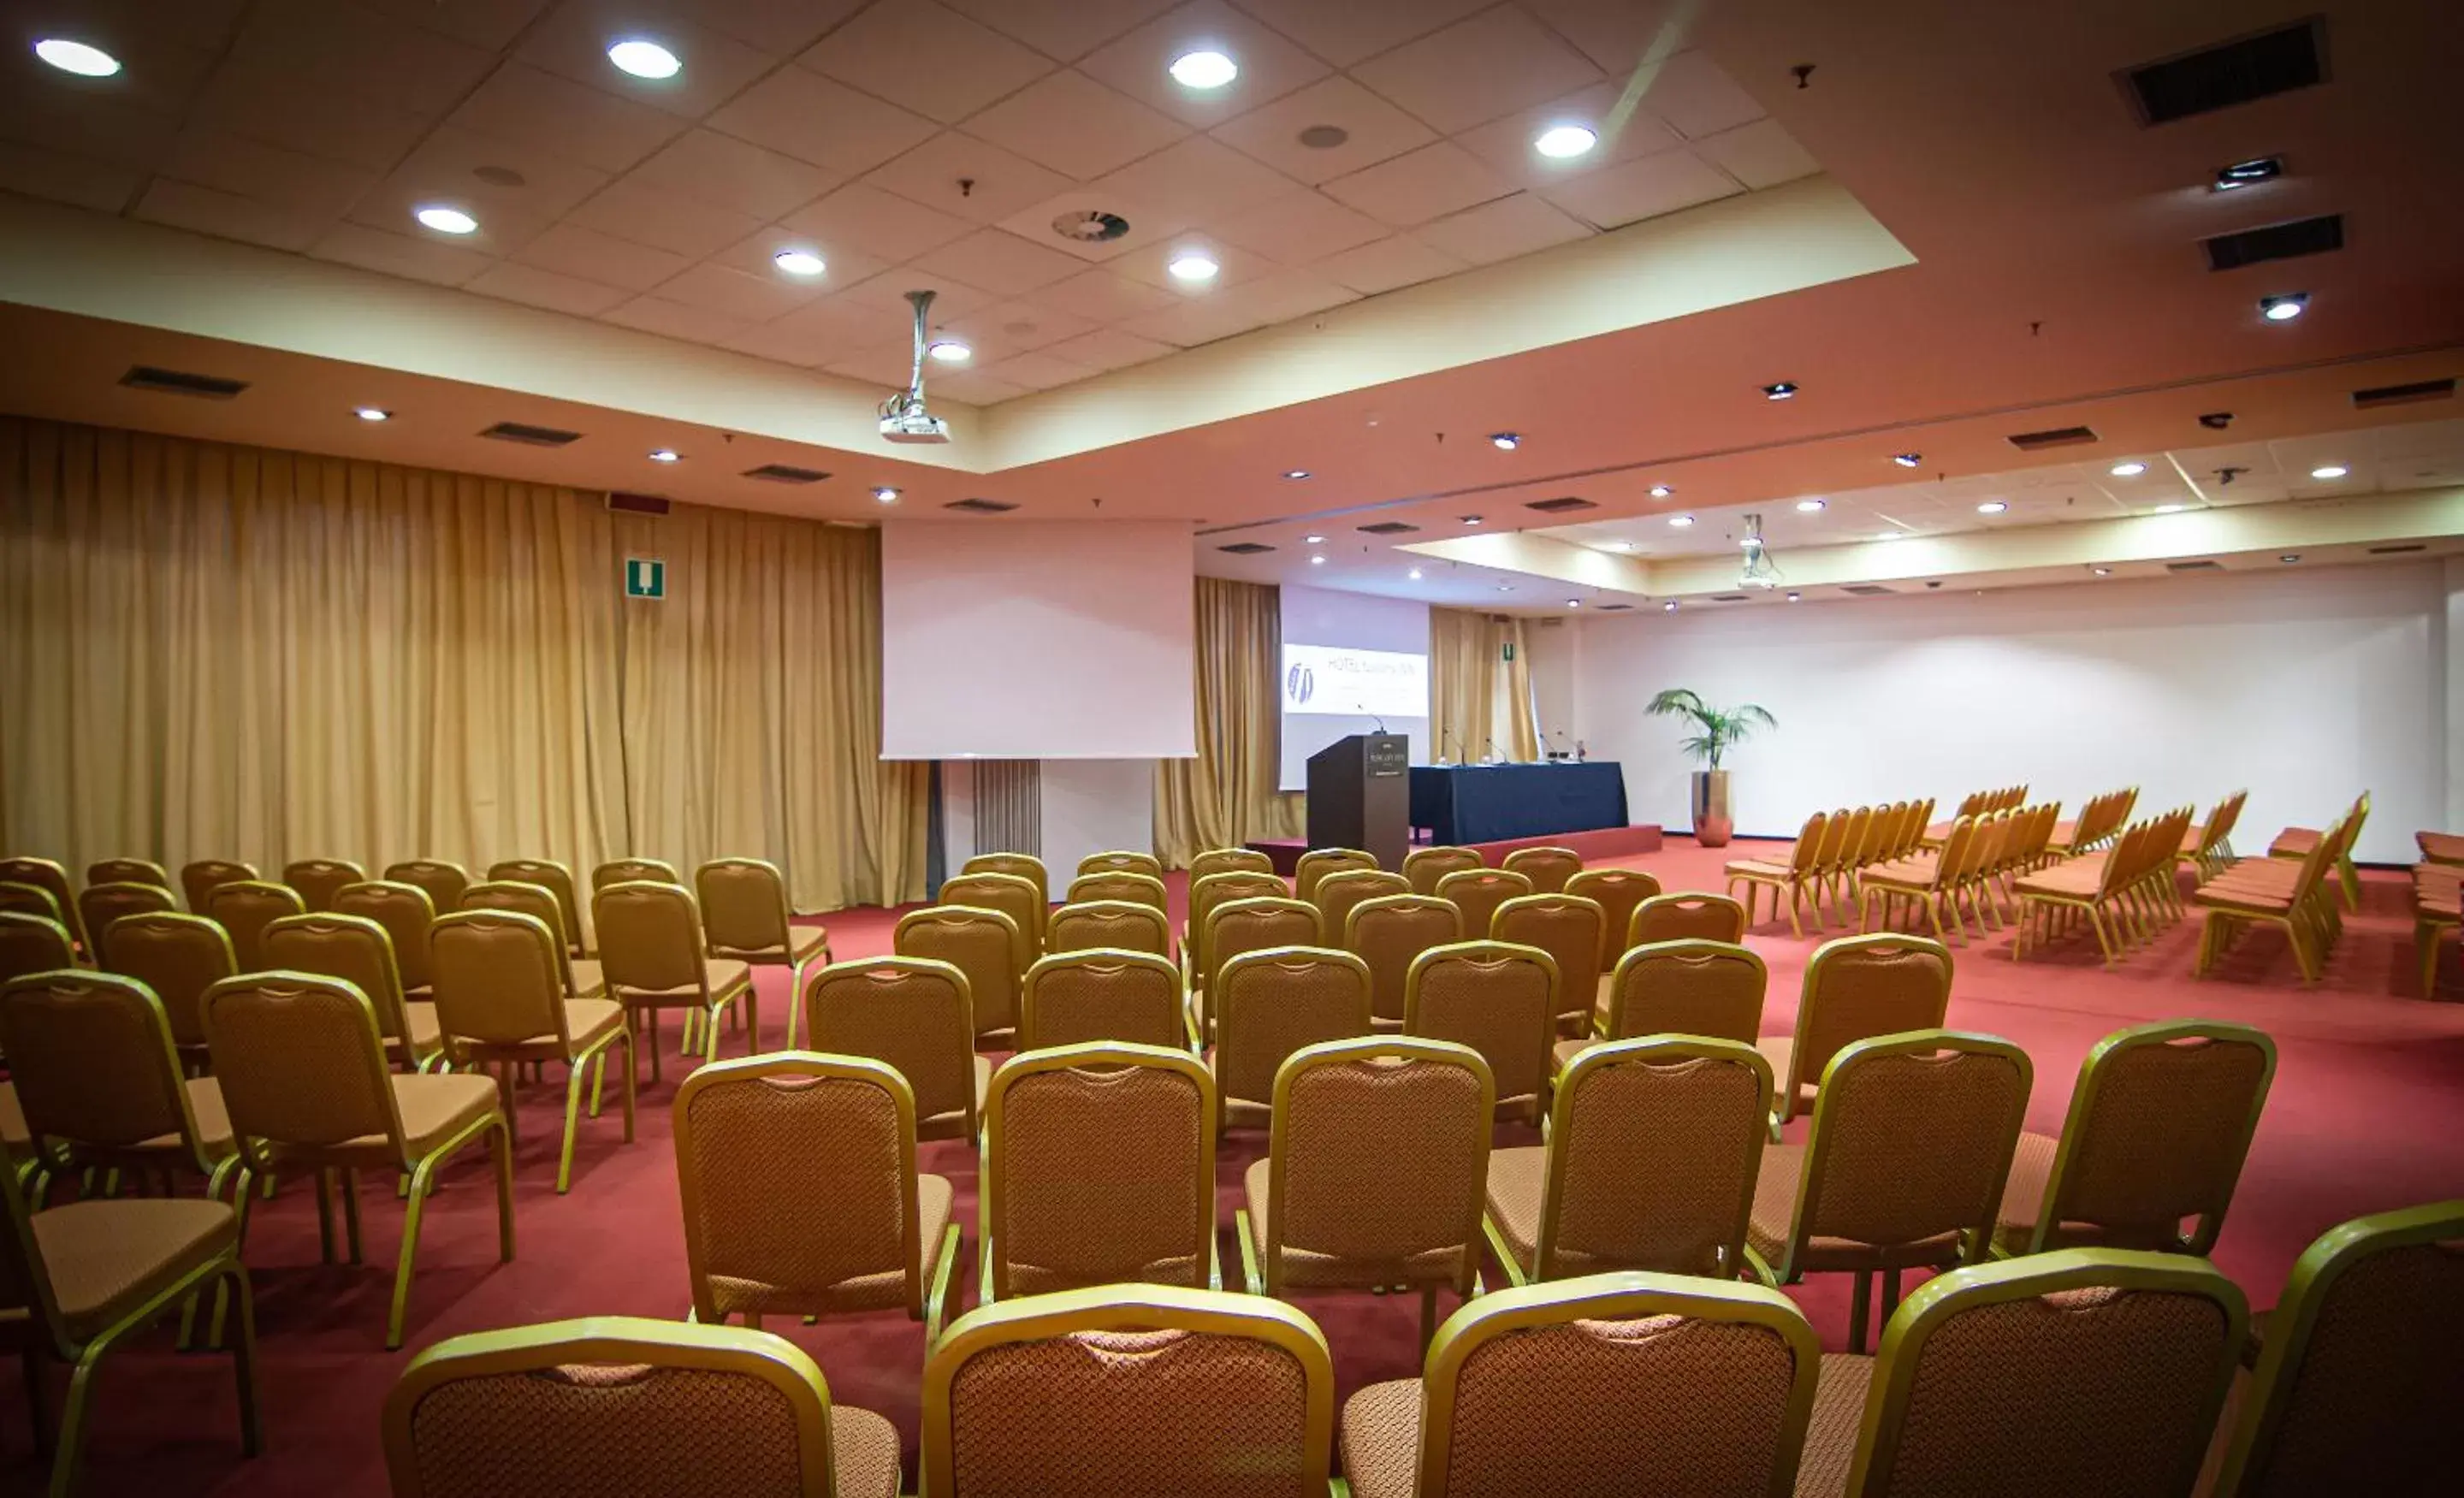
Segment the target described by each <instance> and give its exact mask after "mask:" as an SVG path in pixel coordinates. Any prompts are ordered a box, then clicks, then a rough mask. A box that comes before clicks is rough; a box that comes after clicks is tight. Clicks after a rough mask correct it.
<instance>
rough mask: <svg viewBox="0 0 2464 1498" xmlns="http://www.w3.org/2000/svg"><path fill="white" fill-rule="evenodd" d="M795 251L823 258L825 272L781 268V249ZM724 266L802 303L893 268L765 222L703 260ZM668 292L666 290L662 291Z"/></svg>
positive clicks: (705, 262)
mask: <svg viewBox="0 0 2464 1498" xmlns="http://www.w3.org/2000/svg"><path fill="white" fill-rule="evenodd" d="M783 250H795V251H802V252H804V253H815V254H819V255H821V257H822V262H823V266H822V274H821V275H809V276H808V275H791V274H789V273H788V272H786V271H783V270H781V269H780V268H779V263H778V258H777V257H778V255H779V253H780V252H781V251H783ZM702 263H703V264H705V265H717V266H724V267H726V268H727V269H729V270H732V271H740V272H742V273H743V274H744V275H752V276H758V277H759V278H760V279H762V280H764V281H770V282H775V283H776V284H778V285H780V286H781V287H784V288H786V289H788V290H789V291H791V292H794V293H796V294H797V296H796V297H795V302H794V304H795V305H797V306H802V305H803V304H804V303H805V302H808V301H810V300H812V299H813V298H814V297H822V296H830V295H834V294H836V293H838V292H842V291H846V290H847V289H848V288H849V287H852V286H857V285H860V284H862V283H863V282H865V281H868V280H870V279H871V278H872V277H873V276H876V275H880V274H881V273H882V272H884V271H886V270H888V269H890V263H889V262H888V261H886V260H882V259H878V258H876V257H874V256H872V255H869V254H866V253H864V252H862V251H860V250H853V249H844V248H832V247H827V246H824V245H821V244H818V243H816V242H815V241H814V239H813V237H812V236H811V235H809V234H801V233H798V232H797V231H794V230H792V229H788V228H786V227H784V226H783V225H779V224H764V225H763V226H761V227H760V228H759V229H757V230H755V231H753V232H752V233H751V234H750V235H748V236H747V237H745V238H743V239H740V240H737V242H736V243H735V244H733V245H730V246H728V247H727V248H726V249H724V250H722V251H720V252H719V253H716V254H715V255H712V256H711V257H710V258H709V259H708V260H705V261H704V262H702ZM662 295H664V293H662Z"/></svg>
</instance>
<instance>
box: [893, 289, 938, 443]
mask: <svg viewBox="0 0 2464 1498" xmlns="http://www.w3.org/2000/svg"><path fill="white" fill-rule="evenodd" d="M934 296H935V293H933V292H929V291H912V292H909V293H908V294H907V301H908V304H909V305H910V306H913V308H914V309H915V367H914V372H913V373H912V374H910V375H909V376H908V377H907V388H906V389H904V390H900V391H897V392H895V393H893V394H892V395H891V397H890V399H888V400H886V401H884V402H882V403H881V435H882V437H883V439H884V440H885V441H889V442H947V441H949V440H950V424H949V423H948V422H946V421H943V420H942V419H941V418H940V417H938V416H935V415H934V414H933V413H932V412H930V411H928V410H926V409H925V408H924V328H925V322H926V319H927V316H928V315H929V314H930V313H931V311H932V308H933V297H934Z"/></svg>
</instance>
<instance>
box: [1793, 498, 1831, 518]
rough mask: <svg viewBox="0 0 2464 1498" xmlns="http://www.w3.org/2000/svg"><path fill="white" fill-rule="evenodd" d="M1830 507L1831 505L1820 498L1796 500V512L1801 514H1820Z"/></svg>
mask: <svg viewBox="0 0 2464 1498" xmlns="http://www.w3.org/2000/svg"><path fill="white" fill-rule="evenodd" d="M1829 508H1831V506H1830V505H1829V504H1828V503H1827V502H1825V501H1823V500H1820V499H1799V500H1798V501H1797V502H1796V513H1797V514H1799V515H1819V514H1821V513H1822V512H1823V511H1825V510H1827V509H1829Z"/></svg>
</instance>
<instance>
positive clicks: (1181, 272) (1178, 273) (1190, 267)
mask: <svg viewBox="0 0 2464 1498" xmlns="http://www.w3.org/2000/svg"><path fill="white" fill-rule="evenodd" d="M1164 269H1165V270H1167V271H1170V272H1171V273H1172V278H1173V279H1174V280H1176V281H1211V280H1213V279H1215V273H1216V272H1218V271H1221V269H1223V267H1221V266H1220V265H1218V264H1216V263H1215V257H1214V256H1213V255H1211V254H1208V253H1205V252H1204V251H1202V250H1184V251H1182V252H1181V253H1178V254H1177V255H1174V256H1173V257H1172V263H1171V264H1170V265H1167V266H1165V267H1164Z"/></svg>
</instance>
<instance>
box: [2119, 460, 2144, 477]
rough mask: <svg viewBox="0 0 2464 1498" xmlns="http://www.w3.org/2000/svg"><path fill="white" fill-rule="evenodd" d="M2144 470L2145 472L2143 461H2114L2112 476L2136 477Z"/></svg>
mask: <svg viewBox="0 0 2464 1498" xmlns="http://www.w3.org/2000/svg"><path fill="white" fill-rule="evenodd" d="M2145 472H2147V465H2146V464H2145V463H2116V464H2114V465H2113V469H2112V473H2113V476H2114V477H2116V478H2137V477H2138V476H2139V475H2140V474H2145Z"/></svg>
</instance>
